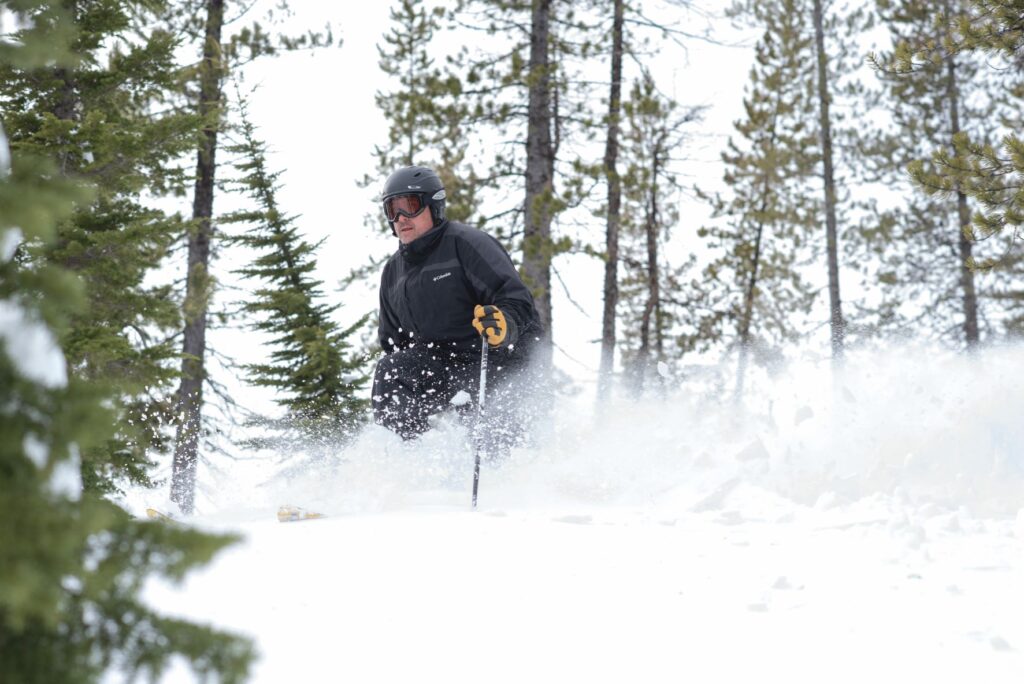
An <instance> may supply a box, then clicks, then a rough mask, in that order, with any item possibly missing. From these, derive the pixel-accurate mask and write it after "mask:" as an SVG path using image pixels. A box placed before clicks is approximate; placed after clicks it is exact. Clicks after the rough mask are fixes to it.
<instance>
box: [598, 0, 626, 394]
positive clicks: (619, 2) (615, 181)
mask: <svg viewBox="0 0 1024 684" xmlns="http://www.w3.org/2000/svg"><path fill="white" fill-rule="evenodd" d="M623 5H624V0H615V16H614V19H613V21H612V79H611V92H610V94H609V96H608V140H607V142H606V144H605V148H604V173H605V178H606V179H607V182H608V220H607V224H606V228H605V250H606V252H607V254H606V257H605V263H604V315H603V317H602V321H601V366H600V369H599V371H598V388H597V396H598V400H604V399H606V398H607V395H608V390H609V388H610V386H611V377H612V371H613V370H614V368H615V313H616V308H617V305H618V302H619V222H620V209H621V202H622V183H621V180H620V179H619V173H618V170H617V169H616V163H617V162H618V158H619V118H620V113H621V111H622V22H623Z"/></svg>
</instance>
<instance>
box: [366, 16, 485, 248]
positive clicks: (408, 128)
mask: <svg viewBox="0 0 1024 684" xmlns="http://www.w3.org/2000/svg"><path fill="white" fill-rule="evenodd" d="M443 16H444V12H443V8H441V7H435V8H434V9H431V10H428V9H427V8H426V7H425V3H424V2H423V0H401V2H400V3H399V4H398V6H397V7H392V8H391V12H390V19H391V22H392V24H393V26H392V28H391V30H390V31H389V32H388V33H387V34H385V36H384V44H383V45H378V46H377V51H378V53H379V55H380V60H379V61H378V65H379V67H380V69H381V71H383V72H384V73H385V74H386V75H387V76H388V77H390V78H391V79H392V81H393V82H394V83H395V87H394V89H392V90H378V91H377V92H376V93H375V95H374V102H375V104H376V105H377V109H378V110H379V111H380V112H381V114H382V115H383V116H384V117H385V118H386V119H387V120H388V122H389V126H388V141H387V144H386V145H377V146H375V147H374V156H375V157H376V158H377V167H376V170H375V175H374V176H373V177H371V176H367V177H366V178H364V179H363V182H362V185H364V186H373V187H376V185H379V183H380V181H381V179H384V178H387V177H388V176H389V175H390V174H391V173H392V172H393V171H395V170H396V169H398V168H399V167H402V166H412V165H413V164H420V165H423V166H428V167H430V168H432V169H434V171H435V172H436V173H437V174H438V176H440V177H441V180H442V182H443V183H444V186H445V190H446V192H447V194H448V200H447V203H446V207H445V212H446V214H447V215H448V217H449V218H451V219H453V220H456V221H463V222H469V223H470V224H472V225H475V226H478V227H482V225H483V224H484V223H485V222H486V219H487V217H486V216H483V215H481V214H480V213H479V212H478V207H477V202H476V197H477V188H478V186H479V184H480V179H479V177H478V176H477V174H476V172H475V170H474V169H473V167H472V165H471V164H470V163H468V162H467V156H468V154H469V137H468V135H467V130H466V121H467V119H468V117H469V112H468V104H467V103H466V102H465V100H464V99H463V98H461V97H460V95H461V94H462V82H461V80H460V79H459V78H458V77H457V76H456V75H455V74H453V73H451V72H450V71H448V70H445V69H440V68H438V67H436V66H435V61H436V60H435V58H434V57H433V56H432V55H431V52H430V50H431V46H432V44H434V40H435V35H436V34H437V32H438V31H439V30H440V29H441V19H442V17H443ZM373 218H374V223H375V224H377V225H379V226H380V228H381V230H382V231H385V232H386V233H389V234H390V232H391V229H390V227H389V226H388V224H387V222H386V221H385V220H384V218H383V215H382V213H381V212H380V211H379V210H378V211H375V212H374V213H373Z"/></svg>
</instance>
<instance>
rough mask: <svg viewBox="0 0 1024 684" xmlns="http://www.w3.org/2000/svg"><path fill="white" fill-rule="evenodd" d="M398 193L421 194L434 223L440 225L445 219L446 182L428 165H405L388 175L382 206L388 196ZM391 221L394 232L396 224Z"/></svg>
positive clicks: (381, 198) (381, 200)
mask: <svg viewBox="0 0 1024 684" xmlns="http://www.w3.org/2000/svg"><path fill="white" fill-rule="evenodd" d="M398 195H419V196H420V201H421V202H422V203H423V204H425V205H426V206H427V208H429V209H430V215H431V216H432V217H433V218H434V225H435V226H439V225H441V223H442V222H443V221H444V200H445V197H446V196H447V195H446V194H445V191H444V183H442V182H441V179H440V178H439V177H438V175H437V174H436V173H434V171H433V170H432V169H428V168H427V167H426V166H404V167H402V168H400V169H398V170H397V171H395V172H394V173H392V174H391V175H390V176H388V179H387V180H386V181H384V190H383V191H381V194H380V202H381V206H382V207H383V206H384V202H386V201H387V200H388V198H390V197H396V196H398ZM385 218H387V212H386V211H385ZM389 223H391V232H392V233H394V232H395V224H394V222H393V221H389Z"/></svg>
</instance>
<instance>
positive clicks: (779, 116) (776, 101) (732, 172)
mask: <svg viewBox="0 0 1024 684" xmlns="http://www.w3.org/2000/svg"><path fill="white" fill-rule="evenodd" d="M801 10H802V7H801V4H800V1H799V0H781V1H780V2H778V3H775V4H774V5H772V6H762V5H759V6H758V7H757V10H756V11H757V12H758V14H756V15H755V16H754V17H753V18H754V19H756V20H758V22H759V25H761V26H762V27H763V29H764V33H763V34H762V36H761V38H760V40H759V41H758V42H757V45H756V46H755V48H754V53H755V57H754V66H753V67H752V68H751V71H750V81H749V83H748V84H747V96H746V97H745V98H744V111H745V116H744V118H743V119H741V120H739V121H736V122H735V123H734V127H735V129H736V134H737V135H736V137H735V138H730V140H729V144H728V149H727V150H726V151H725V152H724V153H723V154H722V161H723V162H724V163H725V165H726V172H725V176H724V180H725V183H726V184H727V185H728V186H729V196H728V197H722V196H721V195H716V196H714V197H709V196H707V195H704V197H705V198H706V199H708V200H709V201H711V204H712V207H713V214H712V217H713V218H715V219H725V220H726V221H725V223H718V224H714V225H712V226H709V227H706V228H703V229H702V230H701V231H700V235H701V236H702V237H704V238H705V239H707V240H708V241H709V243H710V246H711V248H712V249H713V250H714V253H715V254H716V257H715V258H714V259H713V260H712V262H711V263H710V264H709V265H708V266H707V267H706V269H705V279H706V280H707V281H708V282H709V283H711V284H712V289H713V291H714V295H713V297H714V304H713V306H714V307H715V308H716V309H717V310H718V311H719V313H720V315H721V316H722V318H723V320H724V321H727V322H729V323H730V324H731V325H733V326H735V333H733V334H730V333H729V332H728V331H727V330H723V331H722V333H723V336H724V337H725V338H726V339H727V340H729V346H734V347H735V348H736V349H737V351H738V359H739V360H738V364H737V373H736V387H735V395H736V397H740V396H742V393H743V387H744V382H745V377H746V373H747V366H748V363H749V358H750V356H751V355H752V354H753V355H754V358H755V359H756V360H758V361H760V362H761V363H769V362H770V361H772V360H773V359H775V358H777V357H778V353H779V352H778V348H779V346H780V345H782V344H783V343H785V342H790V341H793V340H795V339H797V338H798V337H799V336H800V335H801V334H802V333H803V332H804V331H803V329H802V326H801V323H802V321H801V318H800V316H801V315H803V316H806V315H807V314H809V313H810V308H811V305H812V304H813V301H814V298H815V297H814V290H813V288H811V287H810V285H809V284H808V283H807V282H806V281H805V278H804V276H803V274H802V272H801V271H802V266H803V265H804V264H806V263H808V262H809V261H811V260H813V259H815V258H817V257H818V256H819V255H820V247H819V246H818V245H819V244H820V240H818V239H817V238H816V237H815V235H814V233H815V230H816V226H817V225H818V219H817V217H818V216H820V214H821V203H820V201H818V200H815V199H813V198H812V196H811V195H810V193H809V192H808V191H807V190H806V187H807V184H808V181H809V179H811V178H812V177H813V175H814V170H815V167H816V165H817V164H818V161H819V156H818V154H817V149H816V142H817V137H816V133H817V129H816V127H815V126H814V125H813V122H814V119H815V112H816V110H815V92H814V90H813V87H814V85H815V78H814V64H813V62H812V61H810V60H809V59H808V54H809V52H810V50H811V48H812V46H813V33H812V32H811V31H810V23H809V17H808V15H807V13H806V12H804V11H801Z"/></svg>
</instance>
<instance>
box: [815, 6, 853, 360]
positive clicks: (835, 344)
mask: <svg viewBox="0 0 1024 684" xmlns="http://www.w3.org/2000/svg"><path fill="white" fill-rule="evenodd" d="M821 2H822V0H814V42H815V46H816V48H817V52H818V103H819V113H820V118H819V121H820V127H821V155H822V163H823V180H824V184H825V240H826V251H827V253H828V299H829V311H830V323H831V332H832V358H833V359H835V360H840V359H842V357H843V346H844V343H845V336H846V323H845V321H844V320H843V308H842V300H841V299H840V296H839V238H838V235H837V229H836V183H835V171H834V169H833V166H832V122H831V119H830V116H829V94H828V70H827V68H826V61H827V57H826V55H825V22H824V17H823V12H822V8H821Z"/></svg>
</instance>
